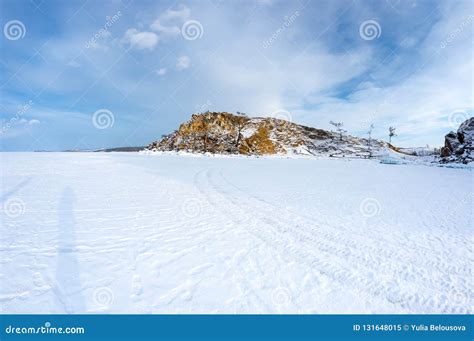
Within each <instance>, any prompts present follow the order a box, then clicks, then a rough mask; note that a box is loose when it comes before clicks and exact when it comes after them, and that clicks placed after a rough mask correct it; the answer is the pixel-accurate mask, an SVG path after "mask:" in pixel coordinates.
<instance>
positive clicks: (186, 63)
mask: <svg viewBox="0 0 474 341" xmlns="http://www.w3.org/2000/svg"><path fill="white" fill-rule="evenodd" d="M190 66H191V59H190V58H189V57H188V56H181V57H179V58H178V61H177V62H176V68H177V69H178V70H180V71H181V70H184V69H187V68H189V67H190Z"/></svg>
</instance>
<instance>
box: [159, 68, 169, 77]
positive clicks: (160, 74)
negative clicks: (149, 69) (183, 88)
mask: <svg viewBox="0 0 474 341" xmlns="http://www.w3.org/2000/svg"><path fill="white" fill-rule="evenodd" d="M167 71H168V70H167V69H166V68H161V69H159V70H156V74H157V75H158V76H163V75H165V74H166V72H167Z"/></svg>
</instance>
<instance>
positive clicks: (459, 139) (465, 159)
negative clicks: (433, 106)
mask: <svg viewBox="0 0 474 341" xmlns="http://www.w3.org/2000/svg"><path fill="white" fill-rule="evenodd" d="M473 140H474V117H471V118H469V119H467V120H466V121H464V122H463V123H462V124H461V125H460V126H459V129H458V131H457V132H454V131H451V132H449V133H448V134H447V135H446V136H445V138H444V147H443V148H441V162H458V163H469V162H473V161H474V147H473Z"/></svg>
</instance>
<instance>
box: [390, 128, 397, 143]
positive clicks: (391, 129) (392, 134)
mask: <svg viewBox="0 0 474 341" xmlns="http://www.w3.org/2000/svg"><path fill="white" fill-rule="evenodd" d="M395 129H396V128H394V127H389V128H388V142H389V143H390V144H392V137H394V136H397V134H395Z"/></svg>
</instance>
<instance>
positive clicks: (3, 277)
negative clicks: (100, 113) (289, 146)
mask: <svg viewBox="0 0 474 341" xmlns="http://www.w3.org/2000/svg"><path fill="white" fill-rule="evenodd" d="M0 159H1V183H2V187H1V201H2V208H3V209H2V212H1V227H0V306H1V311H2V312H4V313H97V312H99V313H102V312H103V313H106V312H111V313H466V312H471V313H472V312H473V291H472V288H473V285H472V284H473V281H472V278H473V269H472V265H473V250H472V243H473V230H472V227H473V173H472V171H471V170H469V169H449V168H441V167H427V166H423V165H387V164H380V163H378V162H377V161H372V160H371V161H367V160H352V161H349V160H332V159H301V158H300V159H285V158H244V157H227V158H224V157H222V158H217V157H189V156H173V155H144V154H138V153H2V154H0Z"/></svg>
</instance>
